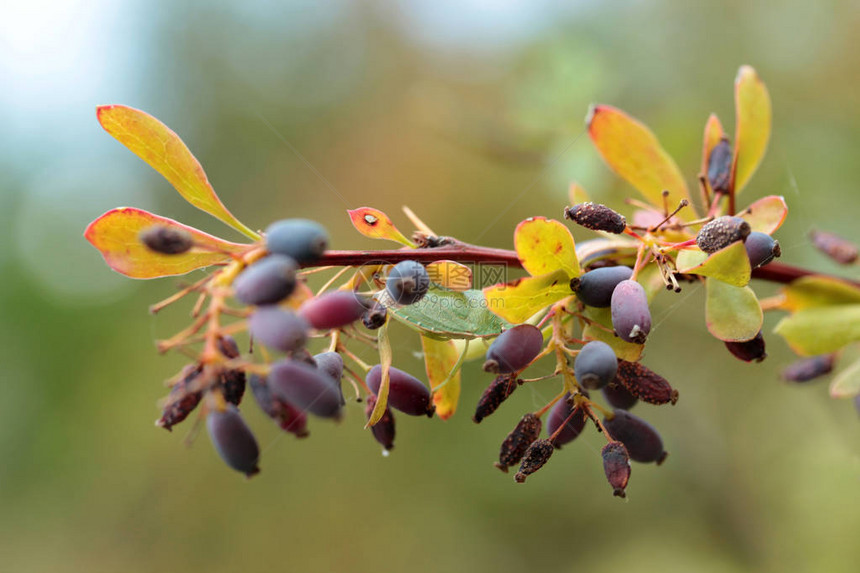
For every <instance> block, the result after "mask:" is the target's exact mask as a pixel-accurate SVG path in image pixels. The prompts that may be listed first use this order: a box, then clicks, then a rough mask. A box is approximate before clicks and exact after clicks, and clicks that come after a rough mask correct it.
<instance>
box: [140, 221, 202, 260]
mask: <svg viewBox="0 0 860 573" xmlns="http://www.w3.org/2000/svg"><path fill="white" fill-rule="evenodd" d="M138 237H139V238H140V240H141V242H142V243H143V244H144V245H146V248H147V249H149V250H150V251H154V252H156V253H160V254H162V255H181V254H182V253H186V252H188V251H190V250H191V247H193V246H194V237H192V236H191V233H189V232H188V231H186V230H184V229H177V228H176V227H168V226H166V225H153V226H151V227H147V228H146V229H144V230H143V231H141V232H140V235H139V236H138Z"/></svg>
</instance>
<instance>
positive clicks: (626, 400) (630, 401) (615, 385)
mask: <svg viewBox="0 0 860 573" xmlns="http://www.w3.org/2000/svg"><path fill="white" fill-rule="evenodd" d="M601 391H602V392H603V397H604V398H606V401H607V402H609V405H610V406H612V407H613V408H618V409H619V410H629V409H630V408H632V407H633V406H635V405H636V403H637V402H638V401H639V398H637V397H636V396H634V395H633V394H631V393H630V392H628V391H627V388H625V387H624V386H622V385H621V383H620V382H618V381H617V380H616V381H615V382H611V383H609V384H607V385H606V386H604V387H603V388H601Z"/></svg>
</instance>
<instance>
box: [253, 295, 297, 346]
mask: <svg viewBox="0 0 860 573" xmlns="http://www.w3.org/2000/svg"><path fill="white" fill-rule="evenodd" d="M308 328H309V325H308V323H307V321H305V319H303V318H302V317H300V316H296V315H295V314H293V313H292V312H290V311H288V310H285V309H282V308H279V307H277V306H261V307H260V308H258V309H257V310H255V311H254V313H253V314H251V317H250V318H249V319H248V330H249V331H250V333H251V336H253V337H254V338H255V339H256V340H258V341H260V342H262V343H263V344H264V345H266V346H268V347H270V348H274V349H277V350H281V351H282V352H293V351H295V350H298V349H300V348H302V347H303V346H304V345H305V342H307V339H308Z"/></svg>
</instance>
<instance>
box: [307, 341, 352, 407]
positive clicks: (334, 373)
mask: <svg viewBox="0 0 860 573" xmlns="http://www.w3.org/2000/svg"><path fill="white" fill-rule="evenodd" d="M314 362H316V365H317V369H318V370H320V371H322V372H325V373H326V374H328V375H329V377H330V378H331V379H332V380H333V381H334V382H335V384H336V385H337V391H338V392H339V393H340V403H341V404H346V400H345V399H344V397H343V385H342V382H341V379H342V378H343V358H342V357H341V355H340V354H338V353H337V352H320V353H319V354H314Z"/></svg>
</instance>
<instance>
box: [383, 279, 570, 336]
mask: <svg viewBox="0 0 860 573" xmlns="http://www.w3.org/2000/svg"><path fill="white" fill-rule="evenodd" d="M568 290H570V289H568ZM382 300H383V302H385V300H384V298H383V299H382ZM491 308H492V306H491V305H490V303H489V302H488V301H487V300H486V299H485V298H484V293H483V292H481V291H479V290H466V291H451V290H447V289H443V288H440V287H437V286H435V285H431V286H430V290H429V291H428V292H427V295H425V296H424V298H422V299H421V300H419V301H418V302H416V303H415V304H410V305H408V306H401V307H396V306H390V307H389V308H388V312H389V313H390V315H391V316H392V317H394V318H395V319H396V320H397V321H399V322H401V323H403V324H405V325H406V326H408V327H410V328H412V329H413V330H417V331H418V332H420V333H422V334H424V335H426V336H429V337H430V338H435V339H437V340H448V339H451V338H463V339H472V338H486V337H493V336H498V335H499V334H501V333H502V331H503V330H504V329H505V328H508V327H510V326H511V325H510V324H509V323H508V322H506V321H505V320H503V319H501V318H499V317H498V316H497V315H496V314H494V313H493V312H492V311H491Z"/></svg>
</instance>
